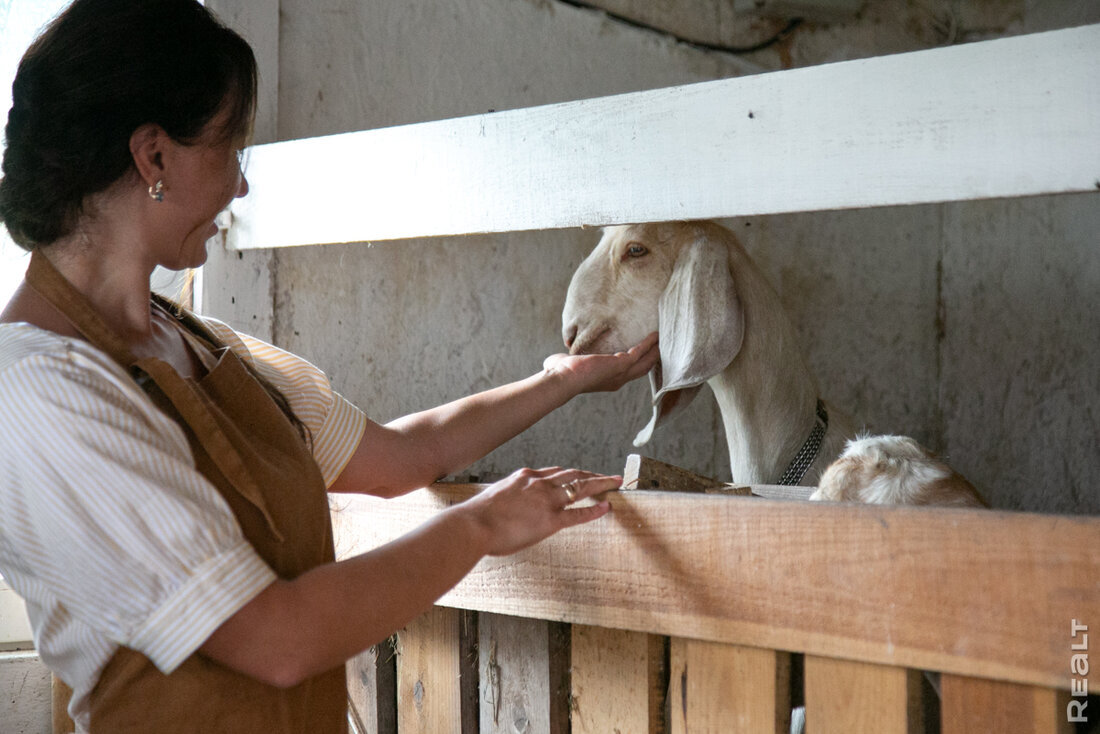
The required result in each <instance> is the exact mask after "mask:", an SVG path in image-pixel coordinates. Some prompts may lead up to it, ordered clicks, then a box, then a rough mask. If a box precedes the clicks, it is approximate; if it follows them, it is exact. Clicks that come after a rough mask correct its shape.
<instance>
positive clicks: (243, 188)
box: [234, 173, 248, 199]
mask: <svg viewBox="0 0 1100 734" xmlns="http://www.w3.org/2000/svg"><path fill="white" fill-rule="evenodd" d="M247 193H248V178H247V177H246V176H245V175H244V174H243V173H242V174H241V183H240V185H239V186H237V193H236V194H234V196H236V198H238V199H239V198H241V197H242V196H245V195H246V194H247Z"/></svg>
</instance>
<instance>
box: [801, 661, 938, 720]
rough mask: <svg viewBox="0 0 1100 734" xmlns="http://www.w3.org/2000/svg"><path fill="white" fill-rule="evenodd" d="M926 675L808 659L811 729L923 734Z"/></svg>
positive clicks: (807, 701)
mask: <svg viewBox="0 0 1100 734" xmlns="http://www.w3.org/2000/svg"><path fill="white" fill-rule="evenodd" d="M920 677H921V673H920V672H919V671H915V670H906V669H905V668H895V667H891V666H887V665H874V664H870V663H861V662H854V661H851V660H836V659H833V658H822V657H818V656H815V655H807V656H806V669H805V685H806V730H807V731H812V732H814V734H850V733H851V732H864V731H865V732H876V734H921V732H923V731H924V728H923V725H922V719H921V713H922V708H921V701H920V689H921V678H920Z"/></svg>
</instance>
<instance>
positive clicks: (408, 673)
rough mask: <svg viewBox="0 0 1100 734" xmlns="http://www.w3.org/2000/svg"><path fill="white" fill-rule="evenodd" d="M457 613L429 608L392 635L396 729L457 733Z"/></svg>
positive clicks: (413, 733) (459, 719)
mask: <svg viewBox="0 0 1100 734" xmlns="http://www.w3.org/2000/svg"><path fill="white" fill-rule="evenodd" d="M461 622H462V614H461V612H460V611H459V610H457V609H448V608H445V607H433V608H432V609H431V610H429V611H428V612H426V613H424V614H422V615H421V616H419V617H417V618H416V619H414V620H413V621H412V622H410V623H409V624H408V625H406V627H405V629H403V630H401V631H400V632H398V634H397V729H398V731H400V732H401V734H417V733H418V732H422V733H423V734H462V697H461V690H460V676H461V671H462V661H461V647H460V645H461V640H460V635H461Z"/></svg>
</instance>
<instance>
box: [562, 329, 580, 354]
mask: <svg viewBox="0 0 1100 734" xmlns="http://www.w3.org/2000/svg"><path fill="white" fill-rule="evenodd" d="M562 338H563V339H564V340H565V348H566V349H570V348H571V347H572V346H573V342H575V341H576V340H577V325H576V324H569V325H568V326H566V327H565V328H564V329H562Z"/></svg>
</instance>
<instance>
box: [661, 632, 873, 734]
mask: <svg viewBox="0 0 1100 734" xmlns="http://www.w3.org/2000/svg"><path fill="white" fill-rule="evenodd" d="M789 666H790V656H789V655H788V654H787V653H785V652H780V651H777V650H766V649H763V648H753V647H742V646H740V645H726V644H722V643H715V642H706V641H703V640H689V639H684V638H677V637H673V638H672V639H671V640H670V643H669V693H668V709H669V720H670V722H671V732H672V734H688V733H689V732H722V733H723V734H742V733H743V734H767V733H768V732H773V733H774V734H786V733H787V732H788V731H789V728H790V715H791V699H790V691H789V687H788V686H789V682H790V667H789ZM853 731H855V730H853ZM815 734H817V733H816V730H815Z"/></svg>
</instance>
